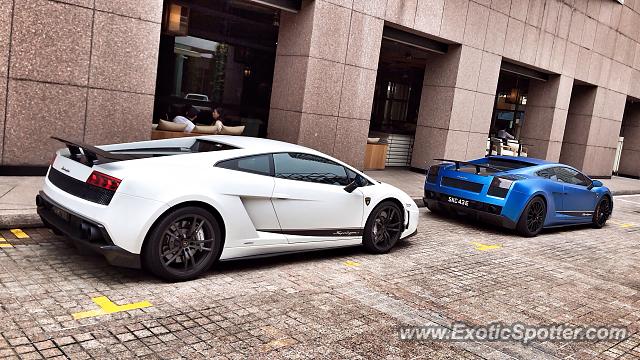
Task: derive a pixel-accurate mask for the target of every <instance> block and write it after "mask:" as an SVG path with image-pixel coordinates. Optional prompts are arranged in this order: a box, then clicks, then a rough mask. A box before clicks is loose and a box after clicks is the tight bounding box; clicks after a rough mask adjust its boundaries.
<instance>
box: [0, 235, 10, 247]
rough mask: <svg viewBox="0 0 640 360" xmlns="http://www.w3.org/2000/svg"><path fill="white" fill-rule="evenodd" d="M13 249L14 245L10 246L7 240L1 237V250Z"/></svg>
mask: <svg viewBox="0 0 640 360" xmlns="http://www.w3.org/2000/svg"><path fill="white" fill-rule="evenodd" d="M10 247H13V245H11V244H9V243H8V242H7V239H5V238H3V237H0V248H10Z"/></svg>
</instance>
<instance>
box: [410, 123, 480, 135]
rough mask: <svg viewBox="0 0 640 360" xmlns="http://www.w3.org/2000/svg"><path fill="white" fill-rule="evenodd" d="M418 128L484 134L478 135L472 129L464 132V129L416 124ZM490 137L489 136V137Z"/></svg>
mask: <svg viewBox="0 0 640 360" xmlns="http://www.w3.org/2000/svg"><path fill="white" fill-rule="evenodd" d="M416 126H419V127H422V128H428V129H438V130H446V131H457V132H461V133H474V134H483V133H477V132H474V131H471V128H469V130H464V129H462V130H461V129H455V128H450V127H446V128H445V127H440V126H431V125H420V124H416ZM487 137H488V135H487Z"/></svg>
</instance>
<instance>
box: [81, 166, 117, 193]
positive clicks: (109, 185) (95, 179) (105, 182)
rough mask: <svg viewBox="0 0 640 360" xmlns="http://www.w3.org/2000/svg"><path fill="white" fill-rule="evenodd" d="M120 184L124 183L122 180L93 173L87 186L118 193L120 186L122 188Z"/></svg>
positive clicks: (96, 172)
mask: <svg viewBox="0 0 640 360" xmlns="http://www.w3.org/2000/svg"><path fill="white" fill-rule="evenodd" d="M120 182H122V180H120V179H118V178H114V177H113V176H109V175H105V174H103V173H101V172H98V171H94V172H92V173H91V175H89V178H88V179H87V184H89V185H93V186H97V187H100V188H103V189H107V190H111V191H116V190H117V189H118V186H120Z"/></svg>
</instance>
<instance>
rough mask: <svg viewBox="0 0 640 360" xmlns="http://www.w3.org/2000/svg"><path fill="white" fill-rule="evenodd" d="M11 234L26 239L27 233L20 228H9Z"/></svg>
mask: <svg viewBox="0 0 640 360" xmlns="http://www.w3.org/2000/svg"><path fill="white" fill-rule="evenodd" d="M10 231H11V233H12V234H13V235H15V236H16V237H17V238H18V239H28V238H29V235H27V233H26V232H24V231H22V230H21V229H11V230H10Z"/></svg>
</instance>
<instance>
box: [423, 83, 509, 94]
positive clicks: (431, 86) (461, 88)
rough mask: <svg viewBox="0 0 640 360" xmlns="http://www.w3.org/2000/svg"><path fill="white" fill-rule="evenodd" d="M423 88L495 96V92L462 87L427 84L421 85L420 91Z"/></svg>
mask: <svg viewBox="0 0 640 360" xmlns="http://www.w3.org/2000/svg"><path fill="white" fill-rule="evenodd" d="M478 83H479V82H478ZM424 88H443V89H458V90H464V91H470V92H473V93H479V94H484V95H491V96H496V93H495V92H493V93H490V92H485V91H480V90H476V89H469V88H466V87H462V86H447V85H429V84H427V85H422V90H424Z"/></svg>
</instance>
